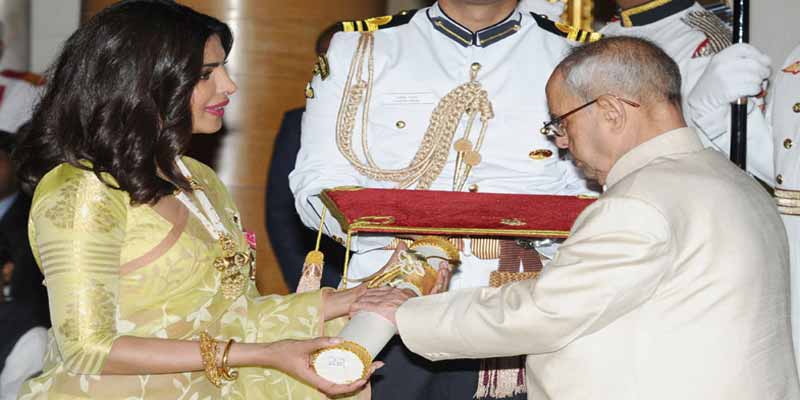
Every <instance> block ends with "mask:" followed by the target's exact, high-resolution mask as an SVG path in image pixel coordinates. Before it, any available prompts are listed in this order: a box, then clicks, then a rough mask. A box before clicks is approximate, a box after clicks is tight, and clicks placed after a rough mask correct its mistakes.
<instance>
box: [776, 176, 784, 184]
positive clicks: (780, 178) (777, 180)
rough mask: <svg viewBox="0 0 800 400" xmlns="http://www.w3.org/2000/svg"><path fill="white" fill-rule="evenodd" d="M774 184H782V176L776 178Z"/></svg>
mask: <svg viewBox="0 0 800 400" xmlns="http://www.w3.org/2000/svg"><path fill="white" fill-rule="evenodd" d="M775 182H777V183H778V185H780V184H782V183H783V175H778V176H776V177H775Z"/></svg>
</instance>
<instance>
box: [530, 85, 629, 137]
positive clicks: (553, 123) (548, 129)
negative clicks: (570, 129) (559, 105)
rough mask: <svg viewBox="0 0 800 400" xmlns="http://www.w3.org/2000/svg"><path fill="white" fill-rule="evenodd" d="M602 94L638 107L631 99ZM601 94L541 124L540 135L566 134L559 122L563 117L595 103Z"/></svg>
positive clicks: (560, 135) (562, 135)
mask: <svg viewBox="0 0 800 400" xmlns="http://www.w3.org/2000/svg"><path fill="white" fill-rule="evenodd" d="M603 96H611V97H613V98H615V99H617V100H619V101H621V102H623V103H625V104H627V105H629V106H631V107H635V108H638V107H640V105H639V103H637V102H635V101H631V100H628V99H623V98H622V97H619V96H615V95H613V94H609V95H603ZM603 96H600V97H598V98H596V99H594V100H592V101H590V102H588V103H586V104H584V105H582V106H580V107H578V108H575V109H573V110H571V111H569V112H566V113H564V114H561V115H559V116H557V117H555V118H553V119H551V120H550V121H548V122H545V123H544V126H542V128H541V129H539V132H541V134H542V135H546V136H555V137H564V135H566V134H567V133H566V132H565V131H564V129H563V127H562V126H561V123H562V122H563V121H564V119H565V118H567V117H569V116H570V115H572V114H575V113H576V112H578V111H580V110H583V109H584V108H586V107H589V106H590V105H592V104H594V103H597V101H598V100H600V98H601V97H603Z"/></svg>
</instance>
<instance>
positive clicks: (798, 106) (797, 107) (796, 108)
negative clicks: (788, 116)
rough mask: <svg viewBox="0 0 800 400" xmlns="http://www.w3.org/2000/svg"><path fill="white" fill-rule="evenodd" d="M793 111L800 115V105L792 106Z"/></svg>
mask: <svg viewBox="0 0 800 400" xmlns="http://www.w3.org/2000/svg"><path fill="white" fill-rule="evenodd" d="M792 111H794V112H796V113H800V103H794V105H793V106H792Z"/></svg>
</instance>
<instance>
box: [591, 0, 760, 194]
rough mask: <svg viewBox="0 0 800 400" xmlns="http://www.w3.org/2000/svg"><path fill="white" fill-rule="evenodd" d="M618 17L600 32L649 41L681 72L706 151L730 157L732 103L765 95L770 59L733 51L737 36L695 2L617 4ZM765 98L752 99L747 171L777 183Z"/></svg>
mask: <svg viewBox="0 0 800 400" xmlns="http://www.w3.org/2000/svg"><path fill="white" fill-rule="evenodd" d="M616 4H617V5H618V6H619V9H620V10H619V13H618V16H617V17H616V18H615V19H613V20H612V21H611V22H610V23H609V24H608V25H606V26H605V27H603V28H602V29H601V30H600V32H601V33H603V34H604V35H607V36H615V35H625V36H637V37H641V38H645V39H649V40H651V41H653V42H654V43H656V44H657V45H659V46H660V47H661V48H663V49H664V51H665V52H666V53H667V54H668V55H669V56H670V57H672V58H673V59H674V60H675V62H676V63H677V64H678V66H679V67H680V69H681V77H682V78H683V82H682V90H681V92H682V94H683V100H684V104H683V111H684V116H685V118H686V121H687V122H688V123H690V124H693V125H694V126H695V127H696V128H698V131H700V132H701V133H702V134H703V135H701V136H700V139H701V141H702V142H703V144H704V145H705V146H706V147H713V148H716V149H717V150H719V151H723V152H725V153H726V154H728V153H730V137H731V135H730V127H731V125H730V121H731V118H730V111H731V107H730V103H731V102H733V101H735V100H736V99H738V98H740V97H747V96H755V95H759V94H761V93H762V91H761V87H762V82H763V81H764V80H765V79H767V78H768V77H769V72H770V70H769V64H770V60H769V58H768V57H767V56H765V55H763V54H762V53H761V52H759V51H758V50H757V49H756V48H755V47H752V46H749V45H746V44H745V45H741V44H739V45H734V46H731V31H730V28H728V26H726V25H725V23H724V22H722V21H721V20H720V19H719V18H718V17H717V16H716V15H714V14H713V13H712V12H710V11H707V10H706V9H705V8H703V6H701V5H700V4H698V3H696V2H695V1H694V0H616ZM761 97H762V96H759V98H751V99H750V100H751V101H750V102H749V104H750V105H751V107H750V108H749V114H748V124H747V125H748V138H747V170H748V171H749V172H750V173H751V174H753V175H755V176H756V177H758V179H760V180H762V181H763V182H765V183H766V184H768V185H772V184H773V183H774V172H773V171H774V168H773V160H772V151H771V149H772V144H773V140H772V135H771V131H770V129H769V126H768V125H767V123H766V117H765V116H764V114H763V112H762V110H763V105H764V101H763V98H761Z"/></svg>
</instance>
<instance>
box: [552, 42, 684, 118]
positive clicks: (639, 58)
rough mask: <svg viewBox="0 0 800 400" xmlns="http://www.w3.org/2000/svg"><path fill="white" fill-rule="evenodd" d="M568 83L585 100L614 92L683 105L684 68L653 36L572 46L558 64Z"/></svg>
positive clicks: (557, 68) (635, 98)
mask: <svg viewBox="0 0 800 400" xmlns="http://www.w3.org/2000/svg"><path fill="white" fill-rule="evenodd" d="M556 71H560V72H561V73H562V74H563V76H564V80H565V82H566V85H567V87H568V88H569V89H570V90H572V92H573V93H575V94H576V95H578V96H580V97H582V98H583V99H584V100H585V101H591V100H594V99H596V98H597V97H598V96H601V95H604V94H612V95H616V96H620V97H624V98H627V99H629V100H633V101H636V102H639V103H641V104H643V105H644V104H648V103H652V102H659V101H667V102H669V103H672V104H673V105H675V106H677V107H680V106H681V72H680V69H678V65H677V64H676V63H675V61H674V60H672V58H670V56H668V55H667V53H665V52H664V50H661V48H660V47H658V46H657V45H656V44H654V43H653V42H650V41H649V40H645V39H640V38H634V37H628V36H616V37H607V38H603V39H600V40H598V41H596V42H593V43H589V44H586V45H584V46H579V47H575V48H573V49H571V51H570V53H569V55H567V57H566V58H564V60H562V61H561V63H559V64H558V66H557V67H556Z"/></svg>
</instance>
